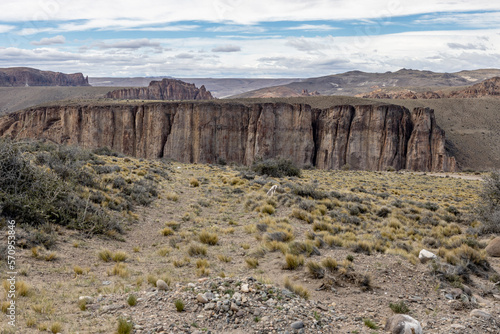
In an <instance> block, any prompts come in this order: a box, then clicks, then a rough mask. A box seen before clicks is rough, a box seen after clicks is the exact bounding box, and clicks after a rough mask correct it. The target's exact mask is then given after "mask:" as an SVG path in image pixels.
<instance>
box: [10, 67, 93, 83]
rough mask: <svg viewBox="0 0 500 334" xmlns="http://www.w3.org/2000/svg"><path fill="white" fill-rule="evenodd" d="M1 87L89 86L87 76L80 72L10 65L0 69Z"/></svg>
mask: <svg viewBox="0 0 500 334" xmlns="http://www.w3.org/2000/svg"><path fill="white" fill-rule="evenodd" d="M0 86H1V87H20V86H90V85H89V81H88V77H84V76H83V74H82V73H74V74H64V73H61V72H51V71H40V70H37V69H34V68H29V67H10V68H1V69H0Z"/></svg>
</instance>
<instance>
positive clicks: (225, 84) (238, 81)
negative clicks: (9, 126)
mask: <svg viewBox="0 0 500 334" xmlns="http://www.w3.org/2000/svg"><path fill="white" fill-rule="evenodd" d="M163 78H167V79H170V78H172V77H169V76H164V77H134V78H113V77H90V78H89V83H90V84H91V85H92V86H95V87H147V86H148V85H149V83H150V82H151V80H161V79H163ZM177 79H179V80H182V81H184V82H188V83H192V84H195V85H196V86H197V87H201V86H205V87H206V89H207V90H209V91H210V92H211V93H212V95H213V96H214V97H216V98H226V97H228V96H231V95H236V94H242V93H245V92H248V91H251V90H255V89H260V88H264V87H269V86H277V85H286V84H289V83H291V82H296V81H300V80H301V79H297V78H291V79H290V78H288V79H252V78H220V79H219V78H177Z"/></svg>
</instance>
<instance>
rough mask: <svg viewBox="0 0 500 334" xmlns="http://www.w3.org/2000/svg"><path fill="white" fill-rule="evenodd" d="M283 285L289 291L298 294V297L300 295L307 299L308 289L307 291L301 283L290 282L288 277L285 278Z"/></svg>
mask: <svg viewBox="0 0 500 334" xmlns="http://www.w3.org/2000/svg"><path fill="white" fill-rule="evenodd" d="M284 285H285V288H286V289H288V290H290V291H291V292H293V293H295V294H296V295H297V296H300V297H302V298H304V299H308V298H309V291H307V289H306V288H304V287H303V286H301V285H298V284H293V283H292V282H290V279H289V278H288V277H287V278H285V282H284Z"/></svg>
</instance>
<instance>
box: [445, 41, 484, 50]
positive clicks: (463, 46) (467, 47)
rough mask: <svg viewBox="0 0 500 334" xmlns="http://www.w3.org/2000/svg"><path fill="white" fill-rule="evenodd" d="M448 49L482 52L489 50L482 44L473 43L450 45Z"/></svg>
mask: <svg viewBox="0 0 500 334" xmlns="http://www.w3.org/2000/svg"><path fill="white" fill-rule="evenodd" d="M448 47H449V48H450V49H457V50H482V51H486V50H487V48H486V46H484V45H482V44H472V43H467V44H460V43H448Z"/></svg>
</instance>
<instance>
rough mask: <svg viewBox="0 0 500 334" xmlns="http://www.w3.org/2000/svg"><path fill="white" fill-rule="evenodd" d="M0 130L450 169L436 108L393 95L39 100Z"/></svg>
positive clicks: (324, 165)
mask: <svg viewBox="0 0 500 334" xmlns="http://www.w3.org/2000/svg"><path fill="white" fill-rule="evenodd" d="M0 136H2V137H11V138H16V139H21V138H37V139H47V140H50V141H53V142H56V143H61V144H69V145H81V146H84V147H89V148H93V147H104V146H107V147H109V148H112V149H113V150H116V151H119V152H123V153H125V154H128V155H132V156H136V157H141V158H161V157H165V158H170V159H174V160H177V161H180V162H188V163H215V162H218V161H227V162H235V163H239V164H245V165H249V164H251V163H253V162H254V161H255V160H257V159H260V158H262V159H268V158H277V157H283V158H287V159H291V160H292V161H293V162H294V163H295V164H297V165H299V166H315V167H317V168H320V169H340V168H342V167H344V166H348V167H349V168H351V169H362V170H388V169H393V170H400V169H408V170H414V171H455V170H456V169H457V166H456V162H455V158H454V157H452V156H450V155H449V153H448V152H447V150H446V148H445V141H446V140H445V133H444V131H443V130H442V129H441V128H440V127H439V126H438V125H437V124H436V120H435V117H434V111H433V110H432V109H428V108H414V109H413V110H412V111H411V112H410V111H409V110H408V109H406V108H404V107H401V106H396V105H356V106H353V105H337V106H332V107H330V108H326V109H315V108H311V107H310V106H309V105H306V104H287V103H256V104H250V105H243V104H237V103H214V102H197V103H188V102H179V103H173V102H171V103H165V102H159V103H158V102H150V103H138V104H120V103H104V104H75V105H65V106H60V105H53V106H50V105H49V106H41V107H34V108H31V109H26V110H24V111H20V112H17V113H12V114H9V115H6V116H4V117H2V118H0Z"/></svg>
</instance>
